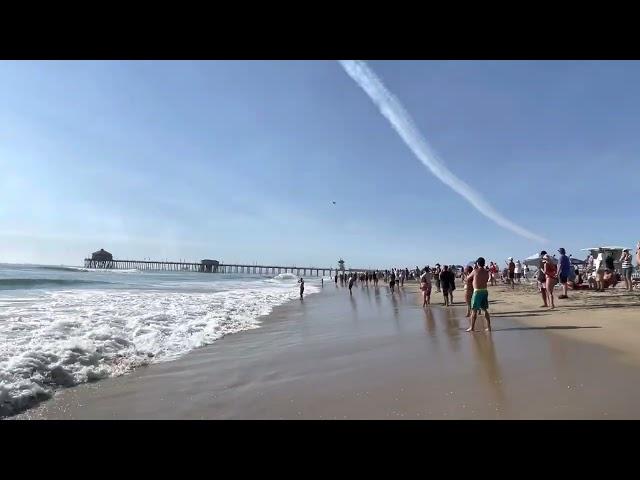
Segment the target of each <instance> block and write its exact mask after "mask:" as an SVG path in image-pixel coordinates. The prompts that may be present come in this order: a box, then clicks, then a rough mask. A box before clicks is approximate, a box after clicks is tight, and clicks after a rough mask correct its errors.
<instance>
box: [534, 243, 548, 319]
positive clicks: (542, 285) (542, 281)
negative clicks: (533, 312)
mask: <svg viewBox="0 0 640 480" xmlns="http://www.w3.org/2000/svg"><path fill="white" fill-rule="evenodd" d="M546 254H547V252H546V251H545V250H542V251H541V252H540V262H539V263H538V272H537V278H536V279H537V281H538V290H539V291H540V295H542V302H543V303H544V305H540V308H543V307H544V308H547V307H549V304H548V303H547V276H546V275H545V274H544V260H543V259H544V256H545V255H546Z"/></svg>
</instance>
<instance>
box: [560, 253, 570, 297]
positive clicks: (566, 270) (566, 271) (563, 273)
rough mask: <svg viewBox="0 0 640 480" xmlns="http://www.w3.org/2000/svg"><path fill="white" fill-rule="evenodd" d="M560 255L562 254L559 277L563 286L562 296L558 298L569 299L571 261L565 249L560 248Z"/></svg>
mask: <svg viewBox="0 0 640 480" xmlns="http://www.w3.org/2000/svg"><path fill="white" fill-rule="evenodd" d="M558 253H559V254H560V258H559V259H558V267H559V268H558V276H559V277H560V283H561V284H562V295H559V296H558V298H569V296H568V295H567V282H568V281H569V277H570V276H571V261H570V260H569V257H568V256H567V255H566V251H565V249H564V248H562V247H560V248H559V249H558Z"/></svg>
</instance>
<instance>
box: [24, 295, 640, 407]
mask: <svg viewBox="0 0 640 480" xmlns="http://www.w3.org/2000/svg"><path fill="white" fill-rule="evenodd" d="M380 285H381V286H380V287H379V288H377V289H376V288H373V287H360V286H357V287H355V288H354V295H353V297H351V298H350V297H349V294H348V290H347V289H346V288H342V287H337V288H336V287H335V286H334V285H333V284H325V287H324V289H323V291H322V292H321V293H319V294H315V295H311V296H309V297H306V298H305V299H304V301H302V302H300V301H295V302H291V303H289V304H287V305H285V306H282V307H279V308H277V309H276V310H275V311H274V312H273V313H272V314H271V315H269V316H268V317H266V318H265V319H264V322H263V326H262V327H261V328H260V329H257V330H252V331H247V332H242V333H239V334H235V335H230V336H228V337H226V338H224V339H222V340H219V341H217V342H216V343H215V344H214V345H211V346H209V347H206V348H202V349H199V350H197V351H194V352H193V353H191V354H188V355H186V356H184V357H183V358H181V359H179V360H176V361H173V362H167V363H164V364H158V365H153V366H151V367H147V368H141V369H139V370H138V371H136V372H133V373H132V374H130V375H126V376H123V377H119V378H112V379H108V380H104V381H100V382H97V383H95V384H91V385H82V386H79V387H75V388H71V389H67V390H63V391H61V392H60V393H59V394H58V395H56V396H55V397H54V398H53V399H52V400H50V401H48V402H46V403H44V404H42V405H41V406H40V407H39V408H37V409H34V410H31V411H29V412H26V413H25V414H22V415H20V416H18V417H17V418H38V419H53V418H56V419H134V418H136V419H137V418H145V419H146V418H154V419H155V418H157V419H256V418H257V419H263V418H264V419H278V418H287V419H290V418H294V419H295V418H303V419H399V418H405V419H409V418H413V419H425V418H429V419H450V418H462V419H512V418H513V419H516V418H518V419H519V418H525V419H542V418H550V419H559V418H572V419H573V418H587V419H598V418H603V419H607V418H640V407H638V404H639V401H640V387H639V386H640V355H638V353H637V348H636V346H637V345H639V344H640V333H639V332H638V329H637V327H636V325H635V323H636V322H637V321H639V320H640V319H639V318H638V316H639V315H638V313H640V301H639V300H638V299H639V298H640V297H639V296H638V295H637V294H624V293H622V292H621V291H615V292H613V291H610V292H606V293H595V292H594V293H590V292H571V293H570V294H571V298H570V299H569V300H557V306H558V308H557V309H556V310H555V311H549V310H545V309H541V308H538V306H539V305H540V304H541V299H540V296H539V294H537V293H536V291H535V289H534V287H532V286H524V285H519V286H517V288H516V290H515V292H512V291H511V290H509V289H507V288H506V287H505V286H498V287H490V290H489V291H490V301H491V311H492V313H493V322H492V324H493V328H494V331H493V332H492V333H491V334H488V333H485V332H479V333H474V334H470V333H466V332H465V331H464V330H465V328H467V326H468V323H467V319H465V318H464V313H465V307H464V306H463V305H462V304H461V300H462V298H463V291H462V290H461V289H458V290H456V293H455V300H456V305H454V306H453V307H450V308H445V307H442V306H441V302H442V297H441V295H439V294H437V293H436V292H435V291H434V293H433V295H432V303H433V305H432V306H431V307H429V308H426V309H423V308H422V307H421V303H422V300H421V298H419V295H418V294H417V287H416V285H415V284H408V285H405V287H404V288H403V289H402V292H401V293H400V294H396V295H394V296H392V295H391V294H390V291H389V289H388V287H386V286H383V284H380ZM479 326H482V322H480V324H479Z"/></svg>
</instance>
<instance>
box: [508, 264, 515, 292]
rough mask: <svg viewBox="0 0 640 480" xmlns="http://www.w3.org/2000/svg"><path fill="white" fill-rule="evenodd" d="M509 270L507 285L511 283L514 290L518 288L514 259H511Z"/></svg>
mask: <svg viewBox="0 0 640 480" xmlns="http://www.w3.org/2000/svg"><path fill="white" fill-rule="evenodd" d="M507 268H508V269H509V274H508V275H509V276H508V277H507V278H508V280H507V283H511V290H513V289H514V288H516V284H515V282H514V279H515V277H516V264H515V263H513V257H509V265H508V267H507Z"/></svg>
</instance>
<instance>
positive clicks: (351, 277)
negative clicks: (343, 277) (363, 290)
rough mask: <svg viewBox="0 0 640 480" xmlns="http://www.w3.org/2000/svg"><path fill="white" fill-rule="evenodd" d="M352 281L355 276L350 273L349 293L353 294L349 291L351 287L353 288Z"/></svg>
mask: <svg viewBox="0 0 640 480" xmlns="http://www.w3.org/2000/svg"><path fill="white" fill-rule="evenodd" d="M353 282H355V278H354V276H353V273H352V274H351V276H350V277H349V295H353V294H352V292H351V289H352V288H353Z"/></svg>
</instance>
